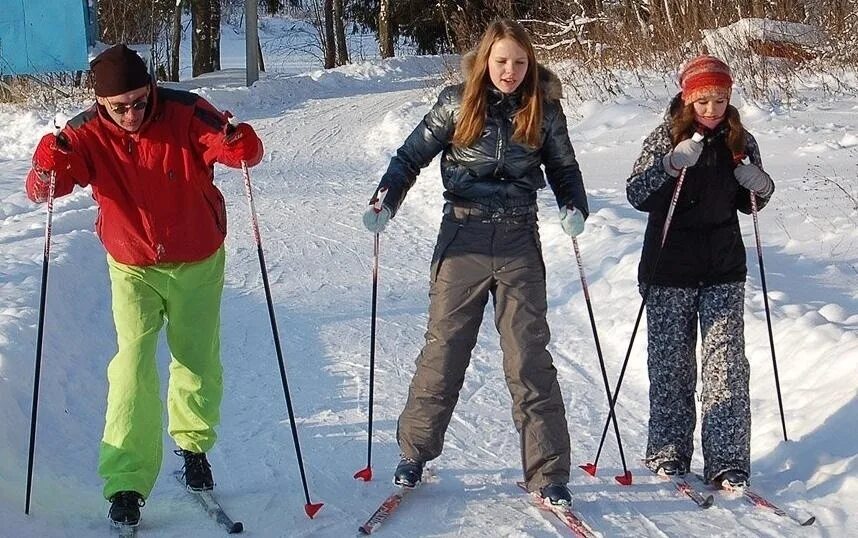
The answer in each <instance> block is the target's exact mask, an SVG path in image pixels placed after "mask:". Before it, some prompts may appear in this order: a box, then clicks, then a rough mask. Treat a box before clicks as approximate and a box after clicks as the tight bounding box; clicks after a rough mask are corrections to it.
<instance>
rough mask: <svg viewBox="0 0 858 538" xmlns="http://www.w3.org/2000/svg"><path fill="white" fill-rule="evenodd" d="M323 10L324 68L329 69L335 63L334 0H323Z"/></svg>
mask: <svg viewBox="0 0 858 538" xmlns="http://www.w3.org/2000/svg"><path fill="white" fill-rule="evenodd" d="M323 10H324V12H323V13H322V15H323V16H324V18H325V20H324V21H323V22H324V26H325V69H330V68H332V67H334V66H335V65H336V61H335V55H336V52H337V50H336V42H335V41H334V0H325V4H324V8H323Z"/></svg>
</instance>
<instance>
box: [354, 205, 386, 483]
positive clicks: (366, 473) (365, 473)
mask: <svg viewBox="0 0 858 538" xmlns="http://www.w3.org/2000/svg"><path fill="white" fill-rule="evenodd" d="M385 196H387V189H386V188H383V189H379V191H378V194H377V195H376V197H375V198H373V199H372V209H373V211H375V212H376V213H381V208H382V205H381V203H382V202H383V201H384V197H385ZM379 235H381V234H379V233H378V232H376V234H375V248H374V249H373V264H372V317H371V319H370V329H369V412H368V414H369V418H368V420H367V446H366V467H365V468H363V469H361V470H360V471H358V472H356V473H355V475H354V478H355V479H357V480H363V481H364V482H369V481H370V480H372V407H373V402H374V398H373V395H374V387H375V320H376V305H377V304H378V301H377V299H378V239H379Z"/></svg>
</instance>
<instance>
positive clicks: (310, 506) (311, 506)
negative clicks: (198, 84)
mask: <svg viewBox="0 0 858 538" xmlns="http://www.w3.org/2000/svg"><path fill="white" fill-rule="evenodd" d="M229 121H230V125H232V126H233V127H234V126H235V125H236V123H237V122H236V121H235V118H234V117H230V119H229ZM241 171H242V173H243V174H244V193H245V194H246V195H247V201H248V204H249V205H250V221H251V225H252V227H253V239H254V240H255V241H256V252H257V254H258V255H259V267H260V269H261V271H262V285H263V287H264V288H265V300H266V302H267V303H268V317H269V319H270V320H271V332H272V333H273V336H274V350H275V351H276V352H277V362H278V363H279V365H280V380H281V381H282V383H283V393H284V395H285V396H286V409H287V410H288V412H289V426H290V427H291V428H292V440H293V441H294V443H295V455H296V456H297V458H298V469H299V471H300V472H301V484H302V485H303V486H304V499H305V500H306V504H305V505H304V512H306V513H307V516H309V517H310V519H313V517H314V516H315V515H316V512H318V511H319V510H321V508H322V506H323V505H324V503H311V502H310V490H309V489H308V488H307V475H306V474H305V473H304V459H303V457H302V456H301V444H300V443H299V442H298V428H297V427H296V426H295V413H294V411H293V409H292V397H291V396H290V395H289V382H288V381H287V380H286V365H285V364H284V362H283V352H282V350H281V349H280V333H279V331H278V330H277V319H276V318H275V315H274V302H273V301H272V299H271V286H270V285H269V283H268V270H267V269H266V267H265V254H264V253H263V252H262V238H261V236H260V234H259V221H258V219H257V218H256V206H255V205H254V203H253V189H252V188H251V186H250V172H249V171H248V169H247V162H246V161H244V160H243V159H242V161H241Z"/></svg>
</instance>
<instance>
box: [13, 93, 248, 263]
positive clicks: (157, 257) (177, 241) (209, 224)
mask: <svg viewBox="0 0 858 538" xmlns="http://www.w3.org/2000/svg"><path fill="white" fill-rule="evenodd" d="M152 89H153V91H152V92H151V94H150V95H152V96H153V98H151V100H150V104H149V108H148V109H147V111H146V115H147V116H146V119H145V120H144V123H143V124H142V125H141V127H140V129H138V130H137V131H136V132H133V133H131V132H128V131H125V130H124V129H122V128H121V127H119V126H118V125H117V124H116V123H114V122H113V120H111V119H110V117H109V116H108V115H107V111H106V110H104V108H102V107H101V106H100V105H98V104H94V105H93V106H92V107H91V108H89V109H88V110H86V111H84V112H82V113H80V114H78V115H77V116H75V117H74V118H73V119H72V120H71V121H69V122H68V125H66V127H65V128H64V129H63V134H64V136H66V137H68V141H69V146H70V147H71V164H70V167H69V169H67V170H61V171H58V172H57V175H56V190H55V196H57V197H59V196H63V195H66V194H69V193H70V192H71V191H72V189H74V186H75V185H80V186H81V187H85V186H87V185H92V196H93V198H95V201H96V203H97V204H98V209H99V210H98V218H97V219H96V221H95V228H96V231H97V233H98V236H99V238H100V239H101V242H102V243H103V244H104V247H105V248H106V249H107V252H108V253H110V255H111V256H112V257H113V258H114V259H115V260H116V261H118V262H120V263H124V264H127V265H154V264H158V263H171V262H194V261H199V260H203V259H205V258H207V257H209V256H211V255H212V254H213V253H214V252H215V251H216V250H217V249H218V248H220V246H221V245H222V244H223V241H224V237H225V236H226V206H225V204H224V199H223V195H222V194H221V193H220V191H219V190H218V189H217V187H215V186H214V183H213V182H212V180H213V176H214V169H213V165H214V163H215V162H219V163H221V164H224V165H226V166H229V167H232V168H241V162H240V161H238V162H235V161H234V159H230V158H229V156H228V155H226V154H225V153H224V152H223V142H224V130H225V126H226V124H227V119H226V116H224V115H223V114H222V113H221V112H219V111H218V110H217V109H215V108H214V107H213V106H212V105H211V104H209V103H208V102H207V101H206V100H205V99H203V98H201V97H199V96H198V95H195V94H193V93H190V92H185V91H178V90H171V89H167V88H159V87H157V86H153V88H152ZM253 136H256V135H255V133H254V135H253ZM257 141H258V152H257V155H255V156H254V157H253V158H249V159H247V164H248V165H250V166H253V165H255V164H257V163H258V162H259V161H260V160H261V159H262V152H263V149H262V141H260V140H259V139H258V137H257ZM27 195H28V196H29V198H30V199H31V200H33V201H34V202H43V201H45V200H47V198H48V184H47V183H46V182H44V181H43V180H41V179H40V178H39V176H38V172H37V171H36V170H35V169H33V170H30V173H29V174H28V175H27Z"/></svg>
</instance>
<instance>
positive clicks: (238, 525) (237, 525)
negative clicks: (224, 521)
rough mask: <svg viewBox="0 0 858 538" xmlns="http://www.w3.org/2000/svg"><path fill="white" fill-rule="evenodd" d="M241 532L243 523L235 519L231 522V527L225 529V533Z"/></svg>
mask: <svg viewBox="0 0 858 538" xmlns="http://www.w3.org/2000/svg"><path fill="white" fill-rule="evenodd" d="M242 532H244V523H242V522H241V521H236V522H235V523H233V524H232V527H230V528H229V529H227V531H226V533H227V534H241V533H242Z"/></svg>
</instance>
